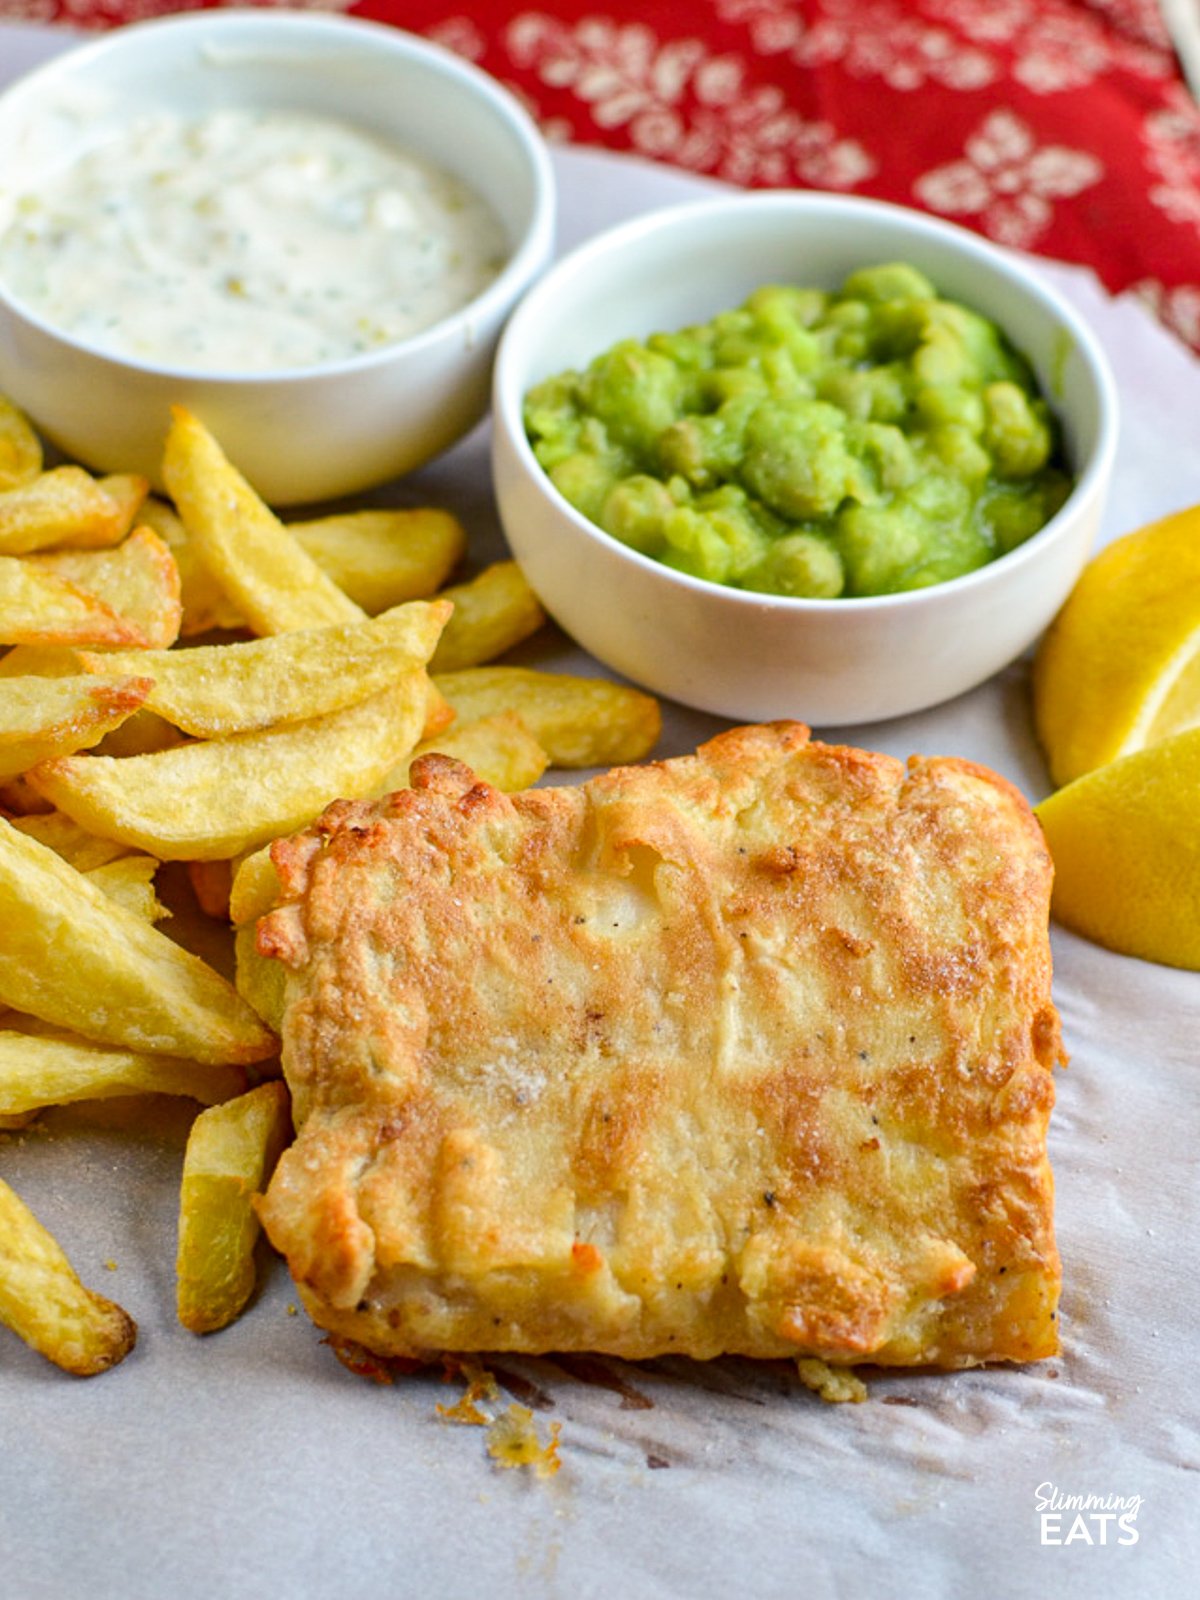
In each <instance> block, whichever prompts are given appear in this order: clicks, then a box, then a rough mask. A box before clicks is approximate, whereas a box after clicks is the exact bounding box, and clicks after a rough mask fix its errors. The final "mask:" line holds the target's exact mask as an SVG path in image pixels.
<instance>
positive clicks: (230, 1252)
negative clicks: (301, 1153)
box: [176, 1081, 292, 1333]
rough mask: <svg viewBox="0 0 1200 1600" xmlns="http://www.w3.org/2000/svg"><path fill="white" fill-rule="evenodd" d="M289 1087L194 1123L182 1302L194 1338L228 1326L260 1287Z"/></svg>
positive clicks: (183, 1208)
mask: <svg viewBox="0 0 1200 1600" xmlns="http://www.w3.org/2000/svg"><path fill="white" fill-rule="evenodd" d="M291 1132H292V1120H291V1104H290V1101H289V1099H288V1092H287V1089H286V1087H285V1086H284V1084H283V1083H281V1082H279V1081H275V1082H272V1083H263V1084H260V1085H259V1086H258V1088H257V1089H251V1090H250V1091H249V1092H248V1093H247V1094H243V1095H240V1096H239V1097H238V1098H237V1099H236V1100H227V1101H226V1102H225V1103H224V1104H223V1105H219V1106H213V1107H211V1108H210V1109H209V1110H208V1111H202V1112H201V1113H200V1115H199V1116H198V1117H197V1118H196V1120H195V1122H193V1124H192V1130H191V1133H190V1135H189V1137H188V1142H187V1152H186V1154H185V1156H184V1160H183V1182H182V1184H181V1186H180V1196H179V1250H178V1255H177V1258H176V1274H177V1283H176V1304H177V1308H178V1312H179V1320H180V1322H182V1323H183V1325H184V1327H185V1328H190V1329H191V1331H192V1332H193V1333H212V1332H214V1331H215V1330H216V1329H217V1328H224V1327H226V1326H227V1325H228V1324H229V1323H230V1322H232V1321H233V1320H234V1318H235V1317H236V1316H237V1315H238V1314H239V1312H240V1311H241V1310H242V1308H243V1306H244V1305H245V1304H246V1301H247V1300H248V1299H249V1298H250V1295H251V1294H252V1292H253V1290H254V1245H255V1242H256V1240H257V1238H258V1235H259V1231H260V1230H259V1222H258V1217H257V1215H256V1214H255V1211H254V1204H253V1201H254V1196H255V1195H256V1194H259V1193H261V1192H262V1190H263V1189H265V1188H266V1185H267V1181H268V1179H269V1178H270V1176H271V1173H272V1172H273V1171H274V1168H275V1163H276V1161H278V1159H279V1157H280V1155H281V1153H282V1151H283V1149H284V1146H285V1145H286V1144H287V1142H288V1140H289V1139H290V1137H291Z"/></svg>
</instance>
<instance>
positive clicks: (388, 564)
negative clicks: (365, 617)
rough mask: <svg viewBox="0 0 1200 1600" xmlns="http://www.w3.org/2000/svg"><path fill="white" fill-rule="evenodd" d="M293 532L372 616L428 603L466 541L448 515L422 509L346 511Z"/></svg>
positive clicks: (303, 524) (296, 524)
mask: <svg viewBox="0 0 1200 1600" xmlns="http://www.w3.org/2000/svg"><path fill="white" fill-rule="evenodd" d="M288 530H289V532H291V533H293V534H294V535H295V536H296V539H297V540H298V541H299V543H300V544H301V546H302V547H303V548H304V549H305V550H306V551H307V552H308V554H309V555H310V556H311V557H312V558H313V560H314V561H315V562H316V563H317V565H318V566H319V567H321V568H322V569H323V570H324V571H325V572H327V573H328V574H329V576H330V577H331V578H332V579H333V581H334V583H336V584H337V586H338V588H339V589H342V590H344V591H345V593H346V594H348V595H349V596H350V598H351V600H353V601H354V602H355V603H356V604H357V605H360V606H361V607H362V608H363V610H364V611H367V612H369V613H370V614H371V616H376V615H378V613H379V612H381V611H389V610H390V609H391V608H392V607H393V606H398V605H400V604H401V603H402V602H403V601H405V600H425V599H427V598H428V597H429V596H430V595H431V594H433V593H434V591H435V590H437V589H440V588H441V586H442V584H444V583H445V581H446V579H447V578H448V577H449V576H450V574H451V572H453V570H454V568H455V567H456V566H457V565H458V563H459V562H460V561H461V560H462V558H463V555H464V554H465V552H466V548H467V536H466V532H465V531H464V529H463V525H462V523H461V522H460V521H459V520H458V518H457V517H455V516H453V515H452V514H451V513H450V512H449V511H440V510H437V509H435V508H433V507H427V506H418V507H413V508H410V509H404V510H394V511H347V512H343V513H342V514H341V515H340V516H332V517H320V518H318V519H317V520H316V521H314V522H292V523H289V524H288Z"/></svg>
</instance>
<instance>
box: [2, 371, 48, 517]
mask: <svg viewBox="0 0 1200 1600" xmlns="http://www.w3.org/2000/svg"><path fill="white" fill-rule="evenodd" d="M41 470H42V441H41V440H40V439H39V438H38V436H37V434H36V433H35V432H34V431H33V428H32V426H31V425H30V422H29V418H28V417H27V416H26V415H25V413H24V412H23V411H18V409H17V407H16V406H15V405H13V403H12V401H11V400H6V399H5V397H4V396H3V395H2V394H0V493H4V492H6V491H7V490H9V489H19V488H20V487H21V486H22V484H26V483H30V482H31V481H32V480H33V479H34V478H36V477H37V475H38V473H39V472H40V471H41Z"/></svg>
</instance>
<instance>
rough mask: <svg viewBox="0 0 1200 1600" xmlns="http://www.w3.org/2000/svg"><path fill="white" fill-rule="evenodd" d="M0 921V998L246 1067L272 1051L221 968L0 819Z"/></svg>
mask: <svg viewBox="0 0 1200 1600" xmlns="http://www.w3.org/2000/svg"><path fill="white" fill-rule="evenodd" d="M79 759H81V760H94V759H96V758H95V757H80V758H79ZM0 927H3V929H4V938H3V940H0V1003H3V1004H4V1005H9V1006H12V1007H14V1009H16V1010H18V1011H27V1012H29V1013H30V1015H32V1016H35V1017H41V1018H42V1020H43V1021H45V1022H51V1023H54V1024H55V1025H56V1026H58V1027H60V1028H69V1029H70V1030H71V1031H72V1032H73V1033H81V1034H83V1036H84V1037H85V1038H88V1039H95V1040H98V1041H99V1042H101V1043H106V1044H116V1045H123V1046H125V1047H126V1048H128V1049H131V1050H144V1051H148V1052H151V1053H153V1054H158V1055H175V1056H188V1057H193V1058H194V1059H195V1060H197V1061H204V1062H215V1063H228V1062H233V1063H239V1064H245V1063H248V1062H251V1061H262V1060H265V1059H266V1058H267V1057H268V1056H271V1055H273V1054H274V1053H275V1048H276V1043H275V1039H274V1037H273V1036H272V1035H271V1033H269V1032H268V1030H267V1029H266V1028H264V1027H263V1025H262V1023H261V1022H260V1021H259V1019H258V1018H257V1017H256V1016H255V1015H254V1013H253V1012H252V1011H251V1009H250V1007H249V1006H247V1005H246V1003H245V1001H244V1000H243V999H242V998H241V996H240V995H239V994H238V993H237V991H236V990H235V989H234V988H233V986H232V985H231V984H229V983H227V982H226V981H225V979H224V978H222V977H221V976H220V974H219V973H217V972H214V971H213V969H212V968H211V967H209V966H208V965H206V963H205V962H203V961H201V960H200V959H199V957H197V956H194V955H192V954H191V953H190V952H188V951H186V950H182V949H181V948H180V947H179V946H178V945H177V944H174V943H173V942H172V941H171V940H170V939H168V938H167V937H166V935H165V934H161V933H159V932H158V930H157V929H156V928H153V927H151V926H150V925H149V924H148V923H147V922H145V921H144V920H143V919H142V918H141V917H139V916H138V915H136V914H135V913H134V912H132V911H127V910H126V909H125V908H124V907H123V906H120V905H118V904H117V903H116V902H115V901H114V900H112V899H110V898H109V897H108V896H107V895H106V894H105V893H104V891H103V890H102V889H99V888H97V886H96V885H95V884H94V883H92V882H90V881H89V879H88V878H87V877H85V876H84V875H83V874H82V873H81V872H77V871H76V870H75V868H74V867H72V866H69V865H68V863H67V862H65V861H64V860H63V859H62V858H61V857H60V856H58V855H56V854H55V852H54V851H53V850H51V849H49V848H47V846H45V845H43V844H39V843H38V842H37V841H36V840H35V839H32V838H29V837H27V836H26V834H25V833H23V832H21V831H20V830H19V829H17V828H15V827H13V826H12V825H11V824H9V823H8V822H5V821H4V820H3V819H0Z"/></svg>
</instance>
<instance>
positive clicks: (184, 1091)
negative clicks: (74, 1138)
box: [0, 1027, 246, 1116]
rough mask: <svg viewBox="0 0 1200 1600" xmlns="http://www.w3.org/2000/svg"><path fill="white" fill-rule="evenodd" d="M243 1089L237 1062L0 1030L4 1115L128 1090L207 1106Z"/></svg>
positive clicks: (0, 1110)
mask: <svg viewBox="0 0 1200 1600" xmlns="http://www.w3.org/2000/svg"><path fill="white" fill-rule="evenodd" d="M245 1088H246V1074H245V1071H244V1070H243V1068H241V1067H234V1066H201V1065H200V1064H199V1063H198V1062H196V1061H183V1060H180V1059H179V1058H177V1057H175V1056H155V1055H146V1054H144V1053H142V1052H140V1051H135V1050H114V1049H112V1048H111V1047H110V1046H108V1045H102V1044H93V1043H92V1042H91V1040H89V1039H81V1038H79V1037H77V1036H76V1035H74V1034H64V1033H26V1032H23V1031H15V1030H13V1029H11V1028H8V1027H6V1028H4V1029H3V1030H0V1114H3V1115H5V1116H20V1115H22V1114H23V1113H24V1112H27V1111H36V1110H39V1109H40V1108H41V1107H43V1106H65V1105H70V1104H71V1103H72V1102H73V1101H76V1100H111V1099H114V1098H116V1097H117V1096H120V1095H128V1094H171V1095H185V1096H187V1097H188V1098H190V1099H192V1100H199V1101H200V1103H201V1104H202V1105H206V1106H211V1105H216V1104H217V1103H218V1102H219V1101H221V1100H230V1099H232V1098H233V1097H234V1096H235V1095H239V1094H242V1093H243V1092H244V1091H245Z"/></svg>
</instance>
